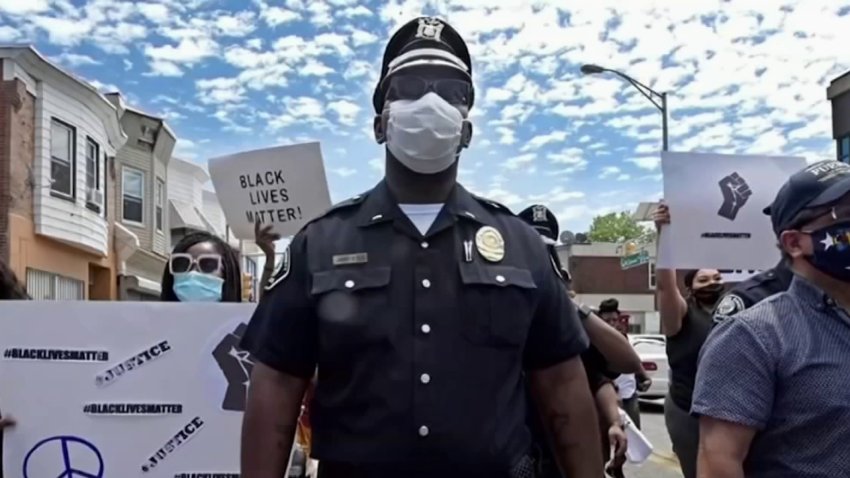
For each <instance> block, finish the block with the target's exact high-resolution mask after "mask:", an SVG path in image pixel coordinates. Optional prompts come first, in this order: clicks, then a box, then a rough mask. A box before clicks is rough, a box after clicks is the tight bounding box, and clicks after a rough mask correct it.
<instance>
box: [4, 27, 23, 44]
mask: <svg viewBox="0 0 850 478" xmlns="http://www.w3.org/2000/svg"><path fill="white" fill-rule="evenodd" d="M20 35H21V32H20V31H18V29H17V28H12V27H10V26H7V25H0V42H12V41H15V40H17V39H18V38H19V37H20Z"/></svg>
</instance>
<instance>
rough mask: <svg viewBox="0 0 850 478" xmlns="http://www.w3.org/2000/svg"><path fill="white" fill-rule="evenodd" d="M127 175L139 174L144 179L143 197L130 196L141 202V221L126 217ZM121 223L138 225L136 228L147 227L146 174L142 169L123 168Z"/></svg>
mask: <svg viewBox="0 0 850 478" xmlns="http://www.w3.org/2000/svg"><path fill="white" fill-rule="evenodd" d="M127 173H130V174H138V175H139V176H141V179H142V191H141V197H136V196H133V195H130V196H129V197H131V198H133V199H138V200H139V201H140V202H141V206H142V213H141V217H140V220H139V221H135V220H133V219H127V218H126V217H125V216H124V198H125V197H126V196H128V194H127V188H126V186H127V184H126V183H127V176H126V175H127ZM121 222H124V223H127V224H133V225H136V226H144V225H145V172H144V171H142V170H140V169H136V168H131V167H128V166H123V167H122V168H121Z"/></svg>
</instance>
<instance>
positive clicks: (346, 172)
mask: <svg viewBox="0 0 850 478" xmlns="http://www.w3.org/2000/svg"><path fill="white" fill-rule="evenodd" d="M328 171H330V172H332V173H334V174H336V175H337V176H339V177H342V178H347V177H349V176H354V175H355V174H357V170H356V169H351V168H345V167H342V168H330V169H328Z"/></svg>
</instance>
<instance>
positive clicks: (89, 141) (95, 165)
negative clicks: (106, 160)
mask: <svg viewBox="0 0 850 478" xmlns="http://www.w3.org/2000/svg"><path fill="white" fill-rule="evenodd" d="M91 147H94V157H90V156H89V152H90V151H89V149H90V148H91ZM89 162H91V165H92V169H93V170H94V171H93V172H92V178H91V179H93V180H94V185H91V184H89ZM86 189H94V190H95V191H100V144H99V143H98V142H97V141H95V140H94V139H93V138H92V137H90V136H86Z"/></svg>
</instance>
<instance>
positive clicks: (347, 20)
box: [0, 0, 850, 231]
mask: <svg viewBox="0 0 850 478" xmlns="http://www.w3.org/2000/svg"><path fill="white" fill-rule="evenodd" d="M768 3H769V4H770V7H771V8H768V7H767V5H766V4H768ZM419 14H430V15H434V14H435V15H439V16H441V17H443V18H446V19H448V21H449V22H450V23H452V25H453V26H455V27H456V28H457V29H458V30H459V31H460V32H461V34H462V35H463V36H464V37H465V38H466V39H467V42H468V43H469V45H470V51H471V54H472V58H473V63H474V67H473V68H474V76H475V79H474V81H475V84H476V90H477V92H476V95H477V100H476V106H475V108H474V111H473V116H472V120H473V122H474V125H475V132H476V133H475V137H474V139H473V143H472V146H471V148H470V149H469V150H467V151H466V152H464V154H463V155H462V157H461V181H462V182H463V183H464V184H465V185H466V186H467V187H469V188H470V189H472V190H473V191H475V192H477V193H479V194H482V195H484V196H487V197H490V198H492V199H495V200H498V201H501V202H503V203H505V204H506V205H507V206H509V207H510V208H512V209H513V210H514V211H519V210H520V209H521V208H523V207H525V206H526V205H528V204H531V203H533V202H543V203H545V204H547V205H549V206H550V207H551V208H552V209H553V210H554V211H555V212H556V213H557V214H558V216H559V219H560V220H561V224H562V229H572V230H574V231H581V230H584V229H586V228H587V226H588V224H589V222H590V220H591V219H592V217H593V216H595V215H597V214H601V213H606V212H610V211H619V210H630V209H633V208H634V207H635V206H636V204H637V203H638V202H639V201H645V200H654V199H657V198H658V197H659V196H660V193H661V188H662V182H661V175H660V169H659V167H658V163H659V153H658V151H659V149H660V146H661V141H660V138H661V117H660V114H659V113H658V111H657V110H655V109H654V107H653V106H652V105H651V104H650V103H649V102H647V101H646V100H645V99H644V98H643V97H642V96H640V95H639V94H638V93H637V92H636V91H634V90H633V89H631V88H630V87H629V86H628V85H627V84H625V83H624V82H622V81H620V80H619V79H617V78H615V77H607V76H594V77H584V76H582V75H581V74H580V73H579V71H578V69H579V66H580V65H581V64H582V63H597V64H600V65H604V66H606V67H610V68H614V69H620V70H622V71H625V72H628V73H629V74H631V75H632V76H634V77H635V78H637V79H639V80H640V81H642V82H644V83H647V84H649V85H650V86H652V87H653V88H655V89H656V90H659V91H669V92H670V99H669V104H670V110H671V120H670V131H671V137H670V145H671V149H672V150H676V151H701V152H715V153H751V154H775V155H800V156H805V157H807V158H808V159H810V160H815V159H819V158H826V157H834V155H835V153H834V143H833V141H832V140H831V135H830V127H831V123H830V106H829V102H828V101H827V100H826V92H825V89H826V86H827V85H828V84H829V81H830V80H831V79H832V78H834V77H836V76H838V75H839V74H841V73H843V72H845V71H847V70H848V69H850V57H848V56H847V45H850V0H804V1H803V0H799V1H796V0H794V1H792V0H781V1H771V2H763V1H758V0H733V1H718V0H711V1H709V0H688V1H677V0H664V1H661V0H657V1H651V0H642V1H634V2H623V1H621V0H618V1H612V0H594V1H593V2H585V1H582V2H579V1H566V0H537V1H525V0H500V1H499V2H494V1H492V0H466V1H462V2H451V1H446V0H435V1H420V0H409V1H408V0H389V1H375V2H362V1H355V0H310V1H302V0H276V1H271V0H255V1H247V0H246V1H225V0H153V1H148V2H137V3H130V2H123V1H118V0H89V1H85V0H0V43H5V44H9V43H31V44H34V45H35V46H36V47H37V48H38V49H39V51H41V52H42V53H43V54H45V55H47V56H48V57H50V58H51V59H53V60H55V61H57V62H59V63H60V64H61V65H62V66H63V67H65V68H66V69H68V70H70V71H72V72H74V73H76V74H77V75H78V76H80V77H82V78H85V79H87V80H88V81H90V82H92V83H93V84H94V85H95V86H97V87H99V88H101V89H103V90H104V91H113V90H120V91H121V92H122V93H123V94H124V95H125V97H126V98H127V99H128V101H129V102H130V103H131V104H133V105H134V106H135V107H137V108H139V109H142V110H144V111H148V112H150V113H154V114H159V115H162V116H164V117H165V118H167V120H168V122H169V124H170V125H171V127H172V128H173V129H174V130H175V131H176V132H177V134H178V135H179V136H180V143H179V146H178V151H177V154H178V155H180V156H182V157H186V158H190V159H194V160H196V161H198V162H200V163H205V162H206V160H207V159H208V158H210V157H214V156H218V155H222V154H226V153H230V152H236V151H240V150H245V149H255V148H261V147H267V146H271V145H276V144H286V143H292V142H299V141H305V140H319V141H321V143H322V150H323V153H324V156H325V163H326V168H327V170H328V180H329V183H330V189H331V195H332V199H333V200H334V201H339V200H342V199H345V198H346V197H349V196H351V195H354V194H357V193H359V192H362V191H364V190H366V189H368V188H370V187H371V186H372V185H373V184H374V183H375V182H377V181H378V180H379V179H380V177H381V175H382V174H383V171H382V168H383V150H382V148H381V147H379V146H377V145H376V144H375V143H374V141H373V139H372V133H371V123H372V109H371V93H372V89H373V87H374V84H375V81H376V78H377V75H378V72H379V68H380V63H379V60H380V56H381V54H382V52H383V48H384V44H385V42H386V40H387V39H388V38H389V35H390V34H391V33H392V31H394V30H395V29H396V28H397V27H398V26H400V25H401V24H402V23H404V22H405V21H407V20H409V19H412V18H414V17H415V16H417V15H419Z"/></svg>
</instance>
